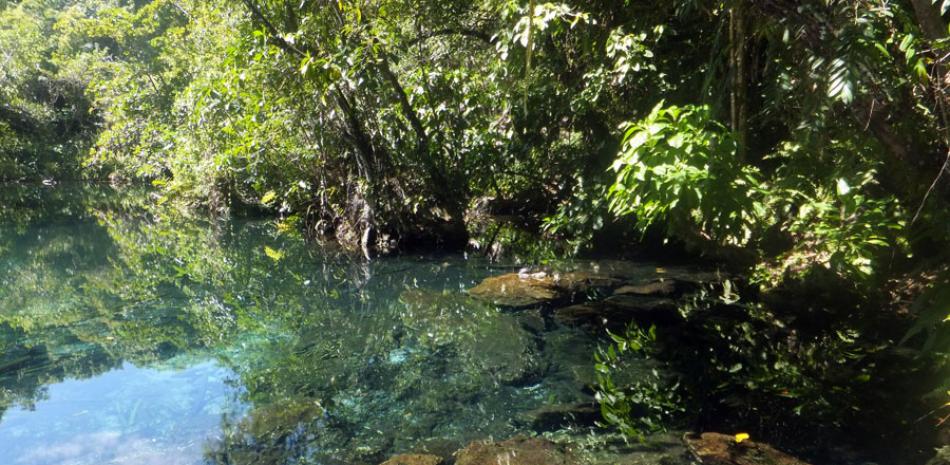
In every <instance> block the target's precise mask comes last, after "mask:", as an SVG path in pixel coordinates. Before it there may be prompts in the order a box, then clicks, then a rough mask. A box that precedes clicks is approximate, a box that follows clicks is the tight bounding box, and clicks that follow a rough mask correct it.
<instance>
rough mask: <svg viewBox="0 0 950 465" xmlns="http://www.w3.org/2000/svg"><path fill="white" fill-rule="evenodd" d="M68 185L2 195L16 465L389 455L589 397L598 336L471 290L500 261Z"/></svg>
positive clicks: (2, 300) (479, 433)
mask: <svg viewBox="0 0 950 465" xmlns="http://www.w3.org/2000/svg"><path fill="white" fill-rule="evenodd" d="M63 192H64V189H62V188H57V189H54V190H48V189H46V190H43V189H40V190H24V189H7V190H0V202H2V204H3V205H6V206H8V207H9V208H4V209H3V210H2V212H0V415H3V416H2V420H0V451H2V452H0V463H27V464H34V463H35V464H46V463H50V464H54V463H55V464H59V463H68V464H73V463H75V464H85V463H130V464H132V463H134V464H148V463H153V462H152V461H153V460H161V462H157V463H163V464H168V463H183V464H186V463H187V464H192V463H195V464H197V463H222V464H224V463H228V464H244V463H246V464H251V463H254V464H284V463H288V464H289V463H325V464H330V463H351V464H352V463H378V461H380V459H381V458H383V457H384V456H385V455H387V454H389V453H392V452H399V451H407V450H410V449H414V448H419V447H430V448H445V449H449V448H452V447H455V446H458V445H460V444H462V443H463V442H465V441H468V440H471V439H475V438H484V437H488V436H495V437H505V436H508V435H511V434H514V433H516V432H519V431H522V430H524V429H525V428H526V427H527V426H526V424H525V423H524V422H521V421H519V418H521V417H522V414H523V413H524V412H527V411H529V410H531V409H535V408H537V407H540V406H542V405H546V404H552V403H572V402H578V401H584V400H589V397H588V396H587V394H584V392H583V388H584V384H585V383H586V382H587V381H589V378H590V354H591V353H592V352H593V345H594V344H595V341H592V340H590V339H589V338H588V337H587V336H586V335H584V334H579V333H574V332H571V331H568V330H565V329H557V328H553V327H551V324H550V322H549V321H545V320H544V319H543V318H542V317H541V316H540V315H538V314H536V313H531V312H522V313H518V314H510V313H503V312H500V311H499V310H498V309H496V308H494V307H490V306H485V305H482V304H479V303H477V302H474V301H471V300H470V299H468V298H467V297H465V296H464V295H463V294H462V293H460V290H462V289H464V288H467V287H469V286H471V285H472V284H473V283H475V282H477V280H479V279H481V278H482V277H484V276H486V275H487V274H489V273H492V272H497V270H494V271H493V270H489V269H488V268H487V265H485V264H483V263H478V262H472V261H464V260H462V259H461V257H415V258H402V259H394V260H384V261H378V262H374V263H373V264H371V265H367V264H365V263H360V262H355V261H351V260H347V259H346V258H345V257H343V256H340V255H334V254H328V253H326V252H320V251H318V250H317V249H316V248H314V247H313V246H312V245H308V244H305V243H304V241H303V240H302V239H301V238H300V237H297V236H296V235H295V234H294V233H293V231H294V229H293V228H275V227H274V225H273V224H271V223H268V222H265V221H258V222H247V221H243V222H242V221H220V220H217V221H216V220H211V219H209V218H206V217H203V216H201V215H197V214H189V213H185V212H181V211H176V210H174V209H170V208H154V207H149V206H148V205H150V204H151V203H152V202H149V201H148V199H147V195H148V194H147V192H134V191H132V192H130V191H127V192H121V193H116V192H109V191H103V190H98V189H88V188H86V189H79V190H73V191H71V193H67V194H64V193H63ZM281 231H282V232H281ZM274 252H277V253H274ZM542 331H546V335H545V338H544V341H543V342H542V341H541V340H540V338H539V333H540V332H542ZM4 411H5V412H4Z"/></svg>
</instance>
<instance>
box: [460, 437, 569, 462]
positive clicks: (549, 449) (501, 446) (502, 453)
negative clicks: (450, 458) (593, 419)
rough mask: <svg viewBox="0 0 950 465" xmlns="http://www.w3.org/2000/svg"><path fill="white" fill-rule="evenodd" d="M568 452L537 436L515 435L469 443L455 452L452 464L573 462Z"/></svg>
mask: <svg viewBox="0 0 950 465" xmlns="http://www.w3.org/2000/svg"><path fill="white" fill-rule="evenodd" d="M577 463H579V462H578V461H577V460H576V459H575V458H574V456H573V455H572V454H571V453H570V451H566V450H564V449H563V448H562V447H561V446H558V445H557V444H555V443H553V442H551V441H548V440H546V439H540V438H526V437H523V436H519V437H515V438H513V439H509V440H507V441H502V442H497V443H496V442H473V443H471V444H469V445H468V447H466V448H464V449H462V450H460V451H458V452H456V461H455V465H498V464H504V465H575V464H577Z"/></svg>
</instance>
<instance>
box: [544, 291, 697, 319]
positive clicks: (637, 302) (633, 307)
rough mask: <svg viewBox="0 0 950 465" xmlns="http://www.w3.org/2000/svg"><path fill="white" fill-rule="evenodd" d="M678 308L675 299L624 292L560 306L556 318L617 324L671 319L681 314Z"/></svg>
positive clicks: (556, 311) (677, 317) (555, 314)
mask: <svg viewBox="0 0 950 465" xmlns="http://www.w3.org/2000/svg"><path fill="white" fill-rule="evenodd" d="M676 308H677V304H676V301H674V300H673V299H668V298H657V297H647V296H641V295H627V294H621V295H613V296H610V297H608V298H607V299H605V300H602V301H599V302H585V303H582V304H577V305H571V306H569V307H562V308H559V309H557V310H555V311H554V319H555V321H557V322H558V323H560V324H562V325H564V326H597V327H600V326H607V327H614V326H622V325H623V324H626V323H628V322H630V321H633V320H637V321H641V322H645V323H671V322H673V321H676V320H678V319H679V318H680V316H679V313H678V312H677V311H676Z"/></svg>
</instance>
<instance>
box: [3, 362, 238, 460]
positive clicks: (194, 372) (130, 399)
mask: <svg viewBox="0 0 950 465" xmlns="http://www.w3.org/2000/svg"><path fill="white" fill-rule="evenodd" d="M230 376H232V373H231V371H230V370H228V369H226V368H223V367H221V366H219V365H217V364H216V363H214V362H203V363H198V364H195V365H191V366H189V367H187V368H185V369H181V370H179V369H173V368H170V367H169V368H164V369H155V368H138V367H135V366H133V365H131V364H124V365H123V366H122V367H121V368H119V369H116V370H114V371H110V372H107V373H104V374H102V375H101V376H96V377H92V378H88V379H82V380H75V379H71V380H67V381H63V382H61V383H57V384H53V385H51V386H49V387H48V389H47V390H46V392H45V395H44V397H45V399H44V400H41V401H39V402H36V403H35V404H33V405H31V406H30V407H29V408H25V407H16V408H13V409H10V410H9V411H8V412H7V413H6V415H5V416H4V419H3V424H2V427H0V444H3V446H4V447H2V448H0V463H5V464H24V465H46V464H70V465H98V464H103V463H113V464H162V465H168V464H183V465H184V464H194V463H200V462H201V459H202V457H203V450H204V445H203V444H204V442H205V441H206V440H208V439H212V440H213V439H214V438H215V437H216V436H218V435H219V434H220V433H219V428H220V419H221V415H222V413H224V412H237V411H241V409H242V407H241V406H240V405H233V404H232V403H231V402H233V399H235V397H236V396H234V393H233V391H234V389H233V388H232V387H229V385H228V383H227V382H226V381H227V379H228V378H229V377H230ZM185 419H186V420H187V421H182V420H185Z"/></svg>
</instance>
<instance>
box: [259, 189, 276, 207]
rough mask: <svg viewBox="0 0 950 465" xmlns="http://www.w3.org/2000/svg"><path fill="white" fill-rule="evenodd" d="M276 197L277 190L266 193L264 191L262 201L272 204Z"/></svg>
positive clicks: (265, 203)
mask: <svg viewBox="0 0 950 465" xmlns="http://www.w3.org/2000/svg"><path fill="white" fill-rule="evenodd" d="M275 198H277V193H276V192H274V191H267V192H266V193H264V196H263V197H261V203H263V204H264V205H270V203H271V202H273V201H274V199H275Z"/></svg>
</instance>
